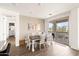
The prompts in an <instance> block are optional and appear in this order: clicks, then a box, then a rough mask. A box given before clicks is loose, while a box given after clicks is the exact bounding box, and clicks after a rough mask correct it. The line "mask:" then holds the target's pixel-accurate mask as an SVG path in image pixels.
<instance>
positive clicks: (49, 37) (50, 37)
mask: <svg viewBox="0 0 79 59" xmlns="http://www.w3.org/2000/svg"><path fill="white" fill-rule="evenodd" d="M52 42H53V36H52V34H51V33H49V34H47V43H48V44H49V43H50V44H51V45H52Z"/></svg>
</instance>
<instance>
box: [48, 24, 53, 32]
mask: <svg viewBox="0 0 79 59" xmlns="http://www.w3.org/2000/svg"><path fill="white" fill-rule="evenodd" d="M48 32H53V23H49V29H48Z"/></svg>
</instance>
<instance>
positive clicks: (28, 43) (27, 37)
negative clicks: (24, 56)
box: [25, 34, 31, 50]
mask: <svg viewBox="0 0 79 59" xmlns="http://www.w3.org/2000/svg"><path fill="white" fill-rule="evenodd" d="M25 43H26V48H27V47H29V50H30V45H31V42H30V38H29V34H26V35H25Z"/></svg>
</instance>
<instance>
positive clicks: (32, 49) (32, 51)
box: [32, 40, 35, 52]
mask: <svg viewBox="0 0 79 59" xmlns="http://www.w3.org/2000/svg"><path fill="white" fill-rule="evenodd" d="M34 51H35V50H34V40H32V52H34Z"/></svg>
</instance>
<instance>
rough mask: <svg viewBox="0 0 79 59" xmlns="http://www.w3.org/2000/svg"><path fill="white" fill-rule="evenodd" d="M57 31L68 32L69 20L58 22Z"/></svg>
mask: <svg viewBox="0 0 79 59" xmlns="http://www.w3.org/2000/svg"><path fill="white" fill-rule="evenodd" d="M56 26H57V27H56V31H57V32H68V22H60V23H57V24H56Z"/></svg>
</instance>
